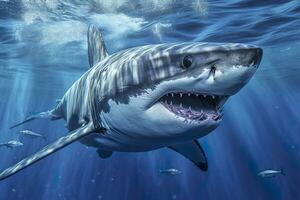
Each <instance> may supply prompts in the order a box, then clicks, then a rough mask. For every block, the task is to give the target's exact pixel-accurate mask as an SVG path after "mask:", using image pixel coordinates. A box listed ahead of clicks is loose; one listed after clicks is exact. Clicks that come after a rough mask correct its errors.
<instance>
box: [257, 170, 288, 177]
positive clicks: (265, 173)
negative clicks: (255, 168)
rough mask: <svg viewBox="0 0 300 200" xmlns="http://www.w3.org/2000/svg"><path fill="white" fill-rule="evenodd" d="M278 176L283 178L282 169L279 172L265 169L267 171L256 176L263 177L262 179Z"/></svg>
mask: <svg viewBox="0 0 300 200" xmlns="http://www.w3.org/2000/svg"><path fill="white" fill-rule="evenodd" d="M278 174H281V175H283V176H285V173H284V171H283V169H280V170H273V169H267V170H264V171H261V172H259V173H258V174H257V175H258V176H260V177H263V178H273V177H275V176H276V175H278Z"/></svg>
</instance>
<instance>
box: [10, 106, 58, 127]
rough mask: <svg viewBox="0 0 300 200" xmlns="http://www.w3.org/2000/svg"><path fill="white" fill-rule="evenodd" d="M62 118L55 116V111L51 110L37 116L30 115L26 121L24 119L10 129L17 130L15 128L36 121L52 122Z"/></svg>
mask: <svg viewBox="0 0 300 200" xmlns="http://www.w3.org/2000/svg"><path fill="white" fill-rule="evenodd" d="M59 118H60V117H58V116H56V115H54V114H53V111H51V110H48V111H45V112H40V113H37V114H33V115H30V116H28V117H26V119H24V120H23V121H21V122H19V123H17V124H15V125H13V126H11V127H10V128H11V129H12V128H15V127H18V126H20V125H22V124H25V123H28V122H30V121H32V120H34V119H51V120H55V119H59Z"/></svg>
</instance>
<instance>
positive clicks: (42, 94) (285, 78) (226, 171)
mask: <svg viewBox="0 0 300 200" xmlns="http://www.w3.org/2000/svg"><path fill="white" fill-rule="evenodd" d="M90 23H95V24H97V25H99V26H100V27H101V28H102V30H103V33H104V37H105V41H106V44H107V47H108V49H109V51H110V52H115V51H118V50H121V49H123V48H127V47H132V46H137V45H144V44H152V43H161V42H181V41H208V42H242V43H251V44H256V45H259V46H261V47H262V48H263V49H264V58H263V60H262V63H261V66H260V68H259V70H258V71H257V73H256V75H255V76H254V78H253V79H252V80H251V81H250V83H249V84H248V85H247V86H246V87H245V88H244V89H242V91H241V92H239V93H238V94H237V95H235V96H234V97H232V98H231V99H230V100H229V101H228V102H227V104H226V106H225V117H224V120H223V122H222V124H221V126H220V127H219V128H218V129H217V130H215V131H214V132H212V133H211V134H209V135H208V136H206V137H205V138H202V139H200V140H199V141H200V142H201V143H202V145H203V147H204V149H205V152H206V155H207V157H208V162H209V170H208V172H201V171H200V170H198V169H197V168H196V167H195V166H194V165H193V164H192V163H191V162H189V161H188V160H186V159H185V158H183V157H181V156H180V155H177V154H176V153H174V152H171V151H170V150H168V149H161V150H156V151H151V152H143V153H114V154H113V156H112V157H111V158H109V159H106V160H102V159H100V158H98V156H97V154H96V152H95V149H92V148H86V147H85V146H83V145H81V144H80V143H75V144H72V145H71V146H68V147H67V148H65V149H63V150H61V151H59V152H58V153H56V154H54V155H52V156H50V157H48V158H46V159H45V160H43V161H41V162H38V163H37V164H35V165H33V166H31V167H29V168H27V169H26V170H24V171H22V172H20V173H18V174H16V175H15V176H12V177H10V178H9V179H7V180H4V181H2V182H0V199H1V200H2V199H5V200H6V199H9V200H11V199H26V200H31V199H33V200H36V199H45V200H48V199H49V200H56V199H68V200H69V199H72V200H73V199H109V200H115V199H146V200H150V199H151V200H152V199H153V200H156V199H192V200H194V199H300V192H299V187H300V135H299V134H300V131H299V130H300V106H299V105H300V53H299V52H300V41H299V39H300V2H299V1H298V0H294V1H283V0H282V1H273V0H272V1H271V0H265V1H260V0H247V1H242V0H233V1H205V0H192V1H188V0H183V1H182V0H181V1H179V0H161V1H157V0H148V1H142V0H140V1H130V0H117V1H115V0H114V1H113V0H111V1H104V0H103V1H101V0H89V1H80V0H73V1H71V0H67V1H63V0H48V1H43V0H35V1H33V0H22V1H17V0H15V1H9V0H0V42H1V43H0V45H1V46H0V97H1V99H0V142H5V141H8V140H10V139H18V135H17V134H16V132H18V131H19V130H22V129H33V130H34V131H36V132H38V133H42V134H44V135H46V136H47V137H48V140H47V141H46V142H45V141H43V140H38V139H36V140H35V139H29V138H23V139H22V138H20V139H21V141H22V142H24V144H25V146H23V147H20V148H16V149H5V148H1V149H0V155H1V156H0V169H4V168H5V167H8V166H9V165H11V164H13V163H15V162H17V161H19V160H20V159H22V158H24V157H25V156H28V155H30V154H32V153H34V152H35V151H37V150H39V149H41V148H42V147H43V146H44V145H46V144H48V143H49V142H52V141H54V140H55V139H57V138H59V137H60V136H62V135H65V134H66V133H67V130H66V129H65V128H64V122H63V121H55V122H50V121H44V120H37V121H34V122H32V123H30V124H27V125H24V126H23V127H21V128H18V129H15V130H10V129H9V128H8V127H9V126H10V125H12V124H13V123H15V122H17V121H20V120H21V119H23V118H24V117H25V116H27V115H28V114H29V113H30V112H37V111H44V110H48V109H51V108H52V107H53V106H54V105H55V100H56V99H58V98H60V97H61V96H62V95H63V94H64V92H65V91H66V90H67V89H68V88H69V87H70V86H71V85H72V83H73V82H74V81H75V80H76V79H78V78H79V77H80V76H81V75H82V74H83V73H84V72H85V71H86V70H87V69H88V59H87V45H86V30H87V26H88V24H90ZM170 167H172V168H177V169H179V170H182V171H183V173H182V174H181V175H178V176H173V177H172V176H167V175H161V174H159V172H158V171H159V169H162V168H170ZM267 168H271V169H280V168H283V169H284V170H285V173H286V176H281V175H279V176H277V177H275V178H272V179H263V178H261V177H258V176H257V173H258V172H259V171H261V170H264V169H267Z"/></svg>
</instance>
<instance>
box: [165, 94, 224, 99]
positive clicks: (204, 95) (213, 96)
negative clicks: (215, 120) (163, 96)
mask: <svg viewBox="0 0 300 200" xmlns="http://www.w3.org/2000/svg"><path fill="white" fill-rule="evenodd" d="M179 95H180V97H182V95H183V93H179ZM187 95H188V96H191V93H187ZM195 95H196V96H197V97H198V96H203V97H204V98H206V97H212V98H213V99H214V98H216V97H220V98H221V96H215V95H206V94H195ZM167 96H169V94H167ZM171 96H172V97H174V93H171Z"/></svg>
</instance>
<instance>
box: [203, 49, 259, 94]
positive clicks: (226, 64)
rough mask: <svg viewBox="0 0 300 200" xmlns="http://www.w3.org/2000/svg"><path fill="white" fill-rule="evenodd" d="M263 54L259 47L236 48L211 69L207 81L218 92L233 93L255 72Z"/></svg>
mask: <svg viewBox="0 0 300 200" xmlns="http://www.w3.org/2000/svg"><path fill="white" fill-rule="evenodd" d="M262 55H263V50H262V49H261V48H258V47H251V48H248V49H235V50H234V51H231V52H228V53H227V54H224V57H221V58H220V60H219V61H218V62H217V63H216V64H215V65H213V67H212V68H211V69H210V72H209V75H208V79H206V83H207V86H208V88H210V91H213V92H214V93H216V94H225V95H233V94H235V93H237V92H238V91H239V90H240V89H241V88H242V87H244V86H245V85H246V84H247V83H248V81H249V80H250V79H251V77H252V76H253V75H254V74H255V72H256V70H257V68H258V66H259V64H260V62H261V59H262Z"/></svg>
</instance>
